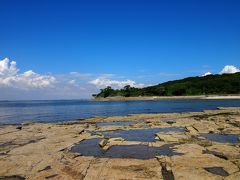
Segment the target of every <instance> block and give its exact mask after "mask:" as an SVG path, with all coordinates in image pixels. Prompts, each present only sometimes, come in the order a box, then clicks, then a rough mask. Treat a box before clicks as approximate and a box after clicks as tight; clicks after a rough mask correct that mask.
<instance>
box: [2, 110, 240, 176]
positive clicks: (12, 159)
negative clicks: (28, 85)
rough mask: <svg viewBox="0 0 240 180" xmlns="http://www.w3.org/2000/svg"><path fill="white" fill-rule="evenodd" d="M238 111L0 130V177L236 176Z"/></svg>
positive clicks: (103, 119)
mask: <svg viewBox="0 0 240 180" xmlns="http://www.w3.org/2000/svg"><path fill="white" fill-rule="evenodd" d="M239 135H240V109H239V108H219V109H218V110H208V111H204V112H189V113H169V114H135V115H129V116H114V117H95V118H90V119H85V120H81V121H71V122H64V123H36V124H34V123H26V124H22V125H4V126H1V127H0V143H1V144H0V166H1V168H0V177H1V179H11V178H12V179H164V180H168V179H205V180H208V179H209V180H210V179H216V180H218V179H219V180H220V179H227V180H230V179H231V180H237V179H239V176H240V169H239V168H240V148H239V145H240V143H239Z"/></svg>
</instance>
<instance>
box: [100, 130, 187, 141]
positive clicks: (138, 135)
mask: <svg viewBox="0 0 240 180" xmlns="http://www.w3.org/2000/svg"><path fill="white" fill-rule="evenodd" d="M184 131H185V129H184V128H182V127H167V128H149V129H131V130H115V131H101V132H100V133H102V134H103V135H104V136H105V137H106V138H116V137H121V138H123V139H124V140H126V141H140V142H155V134H156V133H159V132H184Z"/></svg>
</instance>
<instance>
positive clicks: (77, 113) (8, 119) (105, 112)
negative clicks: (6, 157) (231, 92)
mask: <svg viewBox="0 0 240 180" xmlns="http://www.w3.org/2000/svg"><path fill="white" fill-rule="evenodd" d="M229 106H231V107H240V100H161V101H127V102H95V101H82V100H55V101H0V123H1V124H18V123H22V122H24V121H34V122H56V121H68V120H74V119H80V118H88V117H94V116H113V115H128V114H138V113H163V112H188V111H202V110H205V109H216V108H217V107H229Z"/></svg>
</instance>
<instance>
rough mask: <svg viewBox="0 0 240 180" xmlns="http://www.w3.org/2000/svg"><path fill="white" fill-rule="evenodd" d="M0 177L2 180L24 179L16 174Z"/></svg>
mask: <svg viewBox="0 0 240 180" xmlns="http://www.w3.org/2000/svg"><path fill="white" fill-rule="evenodd" d="M0 179H2V180H25V178H24V177H22V176H18V175H15V176H0Z"/></svg>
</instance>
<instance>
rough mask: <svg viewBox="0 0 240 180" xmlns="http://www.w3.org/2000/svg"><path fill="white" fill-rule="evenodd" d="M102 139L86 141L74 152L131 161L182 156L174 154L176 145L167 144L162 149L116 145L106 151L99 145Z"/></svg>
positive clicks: (77, 146) (138, 145)
mask: <svg viewBox="0 0 240 180" xmlns="http://www.w3.org/2000/svg"><path fill="white" fill-rule="evenodd" d="M100 141H101V139H100V138H94V139H86V140H83V141H82V142H80V143H79V144H77V145H75V146H73V147H72V148H71V151H72V152H77V153H80V154H81V155H83V156H94V157H100V158H130V159H152V158H155V156H160V155H165V156H173V155H182V154H181V153H176V152H174V151H173V150H172V149H171V147H173V146H174V144H167V145H163V146H160V147H150V146H147V145H141V144H137V145H114V146H111V147H110V149H108V150H107V151H104V150H103V149H102V148H100V146H99V145H98V143H99V142H100Z"/></svg>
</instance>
